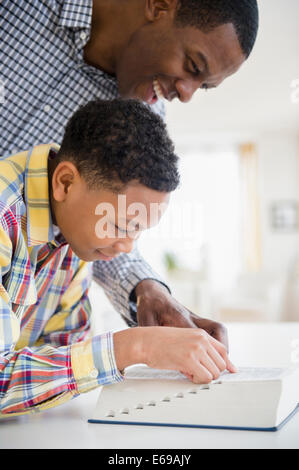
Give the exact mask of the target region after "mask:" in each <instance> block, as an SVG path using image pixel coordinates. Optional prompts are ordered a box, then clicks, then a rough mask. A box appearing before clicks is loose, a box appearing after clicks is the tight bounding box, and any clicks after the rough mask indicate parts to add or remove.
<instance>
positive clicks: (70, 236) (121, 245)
mask: <svg viewBox="0 0 299 470" xmlns="http://www.w3.org/2000/svg"><path fill="white" fill-rule="evenodd" d="M57 169H58V171H57V170H56V172H55V173H54V182H53V187H52V192H53V196H52V202H51V206H52V213H53V214H54V216H55V220H56V223H57V225H58V227H59V228H60V231H61V233H62V234H63V236H64V238H65V239H66V241H67V242H68V243H69V245H70V246H71V248H72V250H73V251H74V253H75V254H76V255H77V256H78V257H79V258H80V259H82V260H84V261H96V260H103V261H110V260H111V259H112V258H115V257H116V256H118V255H120V254H121V253H129V252H130V251H131V250H132V249H133V247H134V242H135V240H136V239H137V238H138V237H139V236H140V234H141V233H142V231H143V230H146V229H148V228H150V227H152V226H153V225H155V224H157V223H158V222H159V220H160V218H161V216H162V214H163V212H164V211H165V210H166V208H167V205H168V201H169V197H170V194H169V193H162V192H159V191H155V190H152V189H149V188H147V187H146V186H143V185H141V184H138V183H132V184H129V185H128V186H127V188H126V189H125V190H124V191H122V192H121V194H117V193H115V192H112V191H109V190H106V189H99V190H91V189H88V187H87V185H86V182H85V181H84V179H83V178H81V177H80V175H79V173H78V172H77V171H76V169H75V167H74V166H73V165H72V164H70V163H69V162H67V163H66V164H65V165H64V163H63V162H62V163H61V164H59V165H58V167H57ZM72 172H73V173H72ZM57 173H58V174H57ZM71 175H72V176H71ZM70 176H71V177H70ZM68 177H69V181H71V184H68V183H67V186H66V181H67V178H68ZM66 187H67V189H65V188H66Z"/></svg>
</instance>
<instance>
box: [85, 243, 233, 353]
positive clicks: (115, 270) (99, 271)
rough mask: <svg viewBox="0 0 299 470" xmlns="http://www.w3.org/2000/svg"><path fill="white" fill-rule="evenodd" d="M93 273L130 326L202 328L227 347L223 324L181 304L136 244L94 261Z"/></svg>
mask: <svg viewBox="0 0 299 470" xmlns="http://www.w3.org/2000/svg"><path fill="white" fill-rule="evenodd" d="M93 277H94V280H95V281H96V282H97V283H98V284H100V285H101V286H102V287H103V288H104V291H105V293H106V295H107V297H108V298H109V300H110V301H111V303H112V305H113V306H114V308H115V310H116V311H117V312H119V313H120V314H121V315H122V317H123V318H124V320H125V321H126V322H127V324H128V325H129V326H136V325H137V324H138V325H139V326H155V325H157V326H174V327H180V328H202V329H204V330H205V331H207V333H209V335H211V336H212V337H213V338H215V339H216V340H218V341H220V342H221V343H223V344H224V345H225V346H226V348H228V338H227V331H226V328H225V327H224V325H222V324H221V323H218V322H215V321H212V320H208V319H205V318H201V317H198V316H197V315H195V314H193V313H192V312H190V311H189V310H188V309H187V308H186V307H184V305H182V304H180V302H178V301H177V300H176V299H175V298H174V297H173V296H172V295H171V292H170V289H169V287H168V286H167V284H166V283H165V282H164V281H163V279H162V278H161V277H160V276H159V275H158V274H157V273H155V272H154V271H153V270H152V268H151V267H150V265H149V264H148V263H147V262H146V261H145V260H144V259H143V257H142V256H141V255H140V253H139V251H138V249H137V246H135V248H134V249H133V250H132V252H131V253H130V254H122V255H120V256H118V257H117V258H116V259H114V260H112V261H109V262H105V261H96V262H94V263H93Z"/></svg>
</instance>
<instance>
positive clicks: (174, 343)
mask: <svg viewBox="0 0 299 470" xmlns="http://www.w3.org/2000/svg"><path fill="white" fill-rule="evenodd" d="M114 353H115V359H116V364H117V366H118V368H119V369H123V368H125V367H127V366H129V365H132V364H137V363H144V364H147V365H148V366H149V367H153V368H156V369H170V370H177V371H180V372H182V373H183V374H185V375H186V376H187V377H188V378H189V379H190V380H192V381H193V382H194V383H209V382H211V381H212V380H213V379H217V378H218V377H219V375H220V374H221V372H223V371H224V370H225V369H227V370H228V371H230V372H236V368H235V367H234V365H233V364H232V363H231V362H230V360H229V358H228V355H227V351H226V348H225V346H224V345H223V344H222V343H220V342H219V341H217V340H216V339H214V338H212V336H210V335H209V334H208V333H206V332H205V331H204V330H202V329H201V328H197V329H195V328H194V329H192V328H172V327H163V328H161V327H157V326H152V327H146V328H144V327H137V328H129V329H126V330H123V331H119V332H116V333H114Z"/></svg>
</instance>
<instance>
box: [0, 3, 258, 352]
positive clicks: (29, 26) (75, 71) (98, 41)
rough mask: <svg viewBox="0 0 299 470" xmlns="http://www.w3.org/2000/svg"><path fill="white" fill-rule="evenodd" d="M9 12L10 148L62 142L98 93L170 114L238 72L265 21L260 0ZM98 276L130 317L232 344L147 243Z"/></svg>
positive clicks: (1, 52) (4, 115)
mask: <svg viewBox="0 0 299 470" xmlns="http://www.w3.org/2000/svg"><path fill="white" fill-rule="evenodd" d="M0 18H1V47H0V63H1V64H2V67H1V69H0V78H1V80H2V82H3V83H4V86H5V90H4V91H5V93H4V94H5V96H4V100H2V101H4V102H3V104H2V105H1V122H0V154H2V155H9V154H10V153H14V152H16V151H18V150H23V149H25V148H29V146H31V145H34V144H37V143H40V142H49V141H53V140H55V141H56V142H58V143H60V142H61V139H62V129H63V127H64V125H65V124H66V122H67V120H68V119H69V117H70V116H71V115H72V113H73V112H74V111H75V110H76V109H77V108H78V106H79V105H81V104H83V103H86V102H87V101H88V100H90V99H93V98H95V97H101V98H105V99H112V98H115V97H116V96H118V95H119V94H120V95H121V96H122V97H125V98H138V99H140V100H142V101H145V102H147V103H148V104H149V105H150V106H152V107H153V109H154V110H155V111H157V112H159V113H161V114H163V104H162V99H163V98H165V99H168V100H172V99H174V98H178V99H180V100H181V101H182V102H187V101H188V100H190V99H191V97H192V95H193V94H194V93H195V91H196V90H197V89H199V88H200V89H205V90H207V89H209V88H211V87H215V86H218V85H219V84H220V83H221V82H222V81H223V80H224V79H225V78H227V77H228V76H230V75H231V74H233V73H235V72H236V71H237V70H238V69H239V68H240V66H241V65H242V63H243V62H244V61H245V60H246V58H247V57H248V56H249V54H250V52H251V50H252V47H253V45H254V42H255V38H256V34H257V29H258V11H257V3H256V0H226V1H225V2H223V0H180V1H178V0H162V1H158V0H123V1H122V2H120V1H119V0H109V1H107V0H94V1H93V2H92V1H91V0H84V1H83V0H44V1H39V2H34V1H33V0H31V1H25V0H21V1H20V0H18V1H17V0H3V1H2V2H1V5H0ZM120 262H121V266H122V268H121V269H120V264H119V263H120ZM94 277H95V279H96V281H97V282H98V283H99V284H101V285H102V286H103V287H104V289H105V291H106V293H107V295H108V296H109V298H110V300H111V302H112V303H113V305H114V307H115V308H116V310H117V311H118V312H120V313H121V315H122V316H123V317H124V318H125V320H126V321H127V323H128V324H129V325H136V323H137V322H138V324H139V325H164V326H165V325H174V326H179V327H200V328H204V329H206V330H207V331H208V333H210V334H211V335H213V336H214V337H215V338H217V339H219V340H220V341H222V342H223V343H225V344H227V336H226V332H225V329H224V327H223V326H222V325H220V324H218V323H215V322H211V321H209V320H204V319H199V318H198V317H196V316H195V315H193V314H192V313H191V312H189V311H188V310H187V309H186V308H185V307H184V306H183V305H181V304H180V303H179V302H177V301H176V300H175V299H174V298H173V297H172V296H171V294H170V292H169V290H168V289H167V287H166V286H165V284H163V281H162V279H160V278H159V276H158V275H157V274H156V273H154V272H153V271H152V269H151V268H150V266H149V265H148V264H147V263H146V262H145V261H144V260H143V259H142V258H141V257H140V255H139V253H138V251H137V249H135V250H133V251H132V253H131V254H130V255H129V254H123V255H121V256H120V257H119V258H118V259H116V260H112V261H111V262H109V263H106V262H105V261H97V262H96V263H94ZM137 305H138V308H137Z"/></svg>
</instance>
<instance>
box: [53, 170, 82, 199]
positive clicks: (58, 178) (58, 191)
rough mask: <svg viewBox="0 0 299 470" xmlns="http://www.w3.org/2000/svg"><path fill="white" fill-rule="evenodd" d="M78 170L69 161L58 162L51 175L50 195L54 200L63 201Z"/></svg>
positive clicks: (77, 174)
mask: <svg viewBox="0 0 299 470" xmlns="http://www.w3.org/2000/svg"><path fill="white" fill-rule="evenodd" d="M78 176H79V172H78V170H77V168H76V167H75V165H74V164H73V163H72V162H69V161H63V162H60V163H58V165H57V167H56V168H55V170H54V173H53V175H52V195H53V198H54V200H55V201H56V202H64V201H65V200H66V199H67V197H68V194H69V192H70V189H71V187H72V185H73V184H74V182H75V180H76V178H77V177H78Z"/></svg>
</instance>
